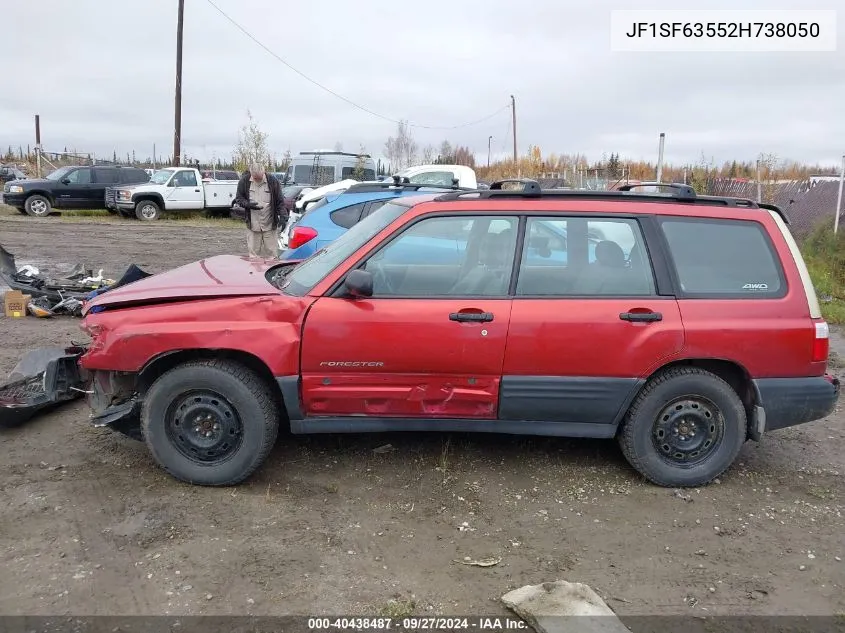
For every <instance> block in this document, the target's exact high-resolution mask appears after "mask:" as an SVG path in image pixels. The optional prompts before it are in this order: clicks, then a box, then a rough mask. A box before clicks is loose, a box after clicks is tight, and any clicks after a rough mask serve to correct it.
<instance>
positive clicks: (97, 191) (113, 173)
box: [89, 167, 120, 208]
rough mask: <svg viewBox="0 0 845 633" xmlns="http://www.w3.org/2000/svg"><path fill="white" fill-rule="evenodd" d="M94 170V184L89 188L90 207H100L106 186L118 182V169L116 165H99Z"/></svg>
mask: <svg viewBox="0 0 845 633" xmlns="http://www.w3.org/2000/svg"><path fill="white" fill-rule="evenodd" d="M93 171H94V181H95V183H94V186H93V187H92V188H91V195H90V200H89V202H90V204H91V207H92V208H94V207H98V208H102V206H103V204H104V203H105V198H106V187H114V186H116V185H118V184H120V170H119V169H117V168H116V167H100V168H97V169H95V170H93Z"/></svg>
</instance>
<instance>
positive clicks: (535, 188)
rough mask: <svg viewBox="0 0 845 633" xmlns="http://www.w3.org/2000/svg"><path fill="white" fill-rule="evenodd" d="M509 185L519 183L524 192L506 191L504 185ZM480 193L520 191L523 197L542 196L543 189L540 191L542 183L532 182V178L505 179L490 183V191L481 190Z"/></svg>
mask: <svg viewBox="0 0 845 633" xmlns="http://www.w3.org/2000/svg"><path fill="white" fill-rule="evenodd" d="M508 183H517V184H520V185H522V191H519V190H518V189H517V190H514V189H505V188H504V185H506V184H508ZM480 191H509V192H512V191H519V193H521V194H522V195H537V196H538V195H540V194H541V193H542V189H540V183H538V182H537V181H536V180H532V179H531V178H504V179H502V180H496V181H494V182H491V183H490V189H481V190H480Z"/></svg>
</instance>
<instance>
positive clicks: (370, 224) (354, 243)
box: [268, 203, 408, 297]
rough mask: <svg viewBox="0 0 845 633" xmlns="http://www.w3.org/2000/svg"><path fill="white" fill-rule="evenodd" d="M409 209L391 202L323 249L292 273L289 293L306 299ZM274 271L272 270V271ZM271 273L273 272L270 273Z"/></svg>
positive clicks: (287, 285)
mask: <svg viewBox="0 0 845 633" xmlns="http://www.w3.org/2000/svg"><path fill="white" fill-rule="evenodd" d="M407 210H408V207H406V206H405V205H401V204H395V203H390V204H386V205H384V206H383V207H382V208H381V209H379V210H378V211H376V212H375V213H373V214H372V215H369V216H367V217H366V218H364V219H363V220H361V221H360V222H358V224H356V225H355V226H353V227H352V228H351V229H349V230H348V231H347V232H346V233H344V234H343V235H341V236H340V237H339V238H338V239H336V240H335V241H334V242H332V243H331V244H329V245H327V246H325V247H323V248H321V249H320V250H319V251H317V252H316V253H314V254H313V255H311V257H309V258H308V259H306V260H305V261H304V262H302V263H301V264H299V265H298V266H297V267H296V268H294V269H293V271H291V272H290V273H289V274H288V275H287V276H286V277H285V280H284V283H283V284H282V285H281V290H282V291H283V292H284V293H285V294H289V295H293V296H296V297H302V296H304V295H306V294H308V293H309V292H311V289H312V288H314V286H316V285H317V284H318V283H320V282H321V281H322V280H323V279H325V277H326V276H327V275H328V274H329V273H331V272H332V271H333V270H334V269H335V268H337V267H338V266H339V265H340V264H342V263H343V262H344V261H346V260H347V259H349V258H350V257H352V256H353V255H354V254H355V253H356V252H358V251H359V250H360V249H361V248H362V247H363V246H365V245H366V244H367V242H369V241H370V240H371V239H373V237H375V236H376V234H377V233H378V232H379V231H381V230H382V229H384V228H385V227H386V226H387V225H389V224H390V223H391V222H393V221H394V220H396V219H397V218H398V217H399V216H401V215H402V214H403V213H405V212H406V211H407ZM272 270H273V269H271V272H272ZM268 274H270V273H268Z"/></svg>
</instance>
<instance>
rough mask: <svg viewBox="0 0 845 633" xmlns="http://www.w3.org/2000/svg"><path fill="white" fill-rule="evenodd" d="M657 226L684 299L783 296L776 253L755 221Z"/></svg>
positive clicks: (671, 220) (685, 221)
mask: <svg viewBox="0 0 845 633" xmlns="http://www.w3.org/2000/svg"><path fill="white" fill-rule="evenodd" d="M661 225H662V228H663V233H664V235H665V236H666V241H667V242H668V245H669V252H670V255H671V259H672V260H673V262H674V265H675V271H676V273H677V276H678V282H679V284H680V287H681V291H682V293H683V295H684V296H686V297H691V298H694V297H702V298H725V299H732V298H737V299H753V298H777V297H782V296H783V295H785V294H786V280H785V278H784V274H783V268H782V267H781V265H780V261H779V260H778V256H777V251H776V250H775V247H774V245H773V244H772V242H771V239H770V238H769V236H768V234H767V233H766V230H765V228H764V227H763V225H762V224H760V223H759V222H755V221H753V220H748V221H746V220H711V219H703V218H695V219H692V218H682V219H681V218H664V219H662V221H661Z"/></svg>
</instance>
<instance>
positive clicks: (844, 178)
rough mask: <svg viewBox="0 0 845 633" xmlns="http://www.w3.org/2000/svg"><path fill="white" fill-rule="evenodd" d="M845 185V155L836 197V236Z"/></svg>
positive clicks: (834, 228) (834, 224) (834, 222)
mask: <svg viewBox="0 0 845 633" xmlns="http://www.w3.org/2000/svg"><path fill="white" fill-rule="evenodd" d="M843 184H845V155H843V156H842V171H841V172H839V195H838V196H836V219H834V220H833V233H834V235H835V234H836V233H837V231H839V214H840V213H842V185H843Z"/></svg>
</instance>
